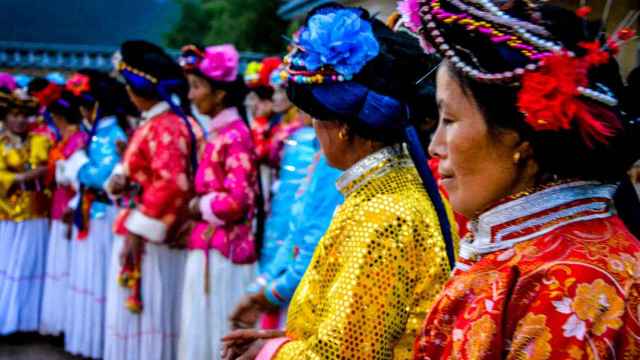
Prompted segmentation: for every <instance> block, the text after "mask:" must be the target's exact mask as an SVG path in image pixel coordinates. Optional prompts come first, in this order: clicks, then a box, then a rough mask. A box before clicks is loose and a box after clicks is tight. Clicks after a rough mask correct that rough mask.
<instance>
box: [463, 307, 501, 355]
mask: <svg viewBox="0 0 640 360" xmlns="http://www.w3.org/2000/svg"><path fill="white" fill-rule="evenodd" d="M495 332H496V324H495V322H493V320H492V319H491V317H490V316H489V315H484V316H483V317H482V318H480V320H477V321H475V322H474V323H473V325H471V329H469V332H468V334H467V339H468V340H467V345H466V347H465V350H466V352H467V356H468V357H469V358H470V359H478V358H480V357H482V356H483V355H484V354H486V353H487V352H488V351H490V350H491V339H493V335H494V333H495Z"/></svg>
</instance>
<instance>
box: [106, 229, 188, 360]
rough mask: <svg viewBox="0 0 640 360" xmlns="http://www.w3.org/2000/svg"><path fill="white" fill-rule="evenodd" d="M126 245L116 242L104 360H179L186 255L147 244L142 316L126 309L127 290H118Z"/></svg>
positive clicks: (108, 299)
mask: <svg viewBox="0 0 640 360" xmlns="http://www.w3.org/2000/svg"><path fill="white" fill-rule="evenodd" d="M123 243H124V239H123V238H122V237H120V236H116V239H115V245H114V249H113V256H112V257H111V267H110V269H109V283H108V286H107V288H108V293H107V328H106V332H107V333H106V338H105V354H104V359H105V360H142V359H149V360H174V359H175V358H176V356H177V351H178V336H179V326H180V309H181V306H180V303H181V301H182V296H181V293H180V292H181V289H182V288H183V281H184V265H185V260H186V253H187V252H186V251H185V250H180V249H171V248H169V247H167V246H164V245H156V244H153V243H147V244H146V245H145V252H144V256H143V258H142V284H141V286H142V303H143V309H142V313H141V314H134V313H131V312H130V311H129V310H128V309H127V308H126V306H125V302H126V299H127V297H128V296H129V291H128V289H125V288H123V287H121V286H120V285H119V284H118V281H117V279H118V274H119V272H120V259H119V254H120V251H121V250H122V247H123Z"/></svg>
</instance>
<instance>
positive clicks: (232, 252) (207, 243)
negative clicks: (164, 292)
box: [189, 108, 258, 263]
mask: <svg viewBox="0 0 640 360" xmlns="http://www.w3.org/2000/svg"><path fill="white" fill-rule="evenodd" d="M210 132H211V133H210V134H209V141H208V143H207V145H206V147H205V150H204V153H203V154H202V157H201V159H200V161H199V166H198V171H197V173H196V184H195V185H196V192H197V194H198V196H200V197H201V198H200V211H201V212H202V218H203V221H200V222H198V223H197V224H196V225H195V227H194V229H193V231H192V233H191V238H190V241H189V248H190V249H216V250H218V251H219V252H220V253H221V254H222V255H224V256H225V257H227V258H229V259H230V260H231V261H233V262H234V263H251V262H253V261H255V260H256V249H255V244H254V234H253V218H254V213H255V210H256V197H257V196H256V193H257V191H256V190H257V171H258V170H257V166H256V158H255V154H254V149H253V148H254V146H253V141H252V139H251V132H250V130H249V128H248V127H247V125H246V124H245V123H244V121H243V120H242V118H241V117H240V115H239V114H238V111H237V109H236V108H228V109H225V110H223V111H222V112H220V113H219V114H218V115H216V117H215V118H213V120H212V121H211V129H210Z"/></svg>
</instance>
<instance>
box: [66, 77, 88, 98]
mask: <svg viewBox="0 0 640 360" xmlns="http://www.w3.org/2000/svg"><path fill="white" fill-rule="evenodd" d="M90 83H91V80H90V79H89V77H88V76H87V75H83V74H80V73H75V74H73V76H72V77H71V78H69V80H67V84H66V88H67V90H69V91H70V92H71V93H73V95H75V96H80V95H82V93H84V92H87V91H89V90H91V85H90Z"/></svg>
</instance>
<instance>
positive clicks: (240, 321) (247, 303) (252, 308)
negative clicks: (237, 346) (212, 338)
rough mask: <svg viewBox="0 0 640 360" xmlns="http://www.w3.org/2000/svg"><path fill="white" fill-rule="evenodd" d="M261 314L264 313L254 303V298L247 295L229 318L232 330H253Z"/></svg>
mask: <svg viewBox="0 0 640 360" xmlns="http://www.w3.org/2000/svg"><path fill="white" fill-rule="evenodd" d="M261 314H262V311H261V310H260V307H259V306H258V304H256V303H255V302H254V301H253V296H252V295H246V296H245V297H244V298H242V299H241V300H240V301H239V302H238V305H236V308H235V309H234V310H233V312H232V313H231V316H230V317H229V321H231V328H232V329H234V330H236V329H250V328H253V327H254V326H256V323H257V322H258V319H259V318H260V315H261Z"/></svg>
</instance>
